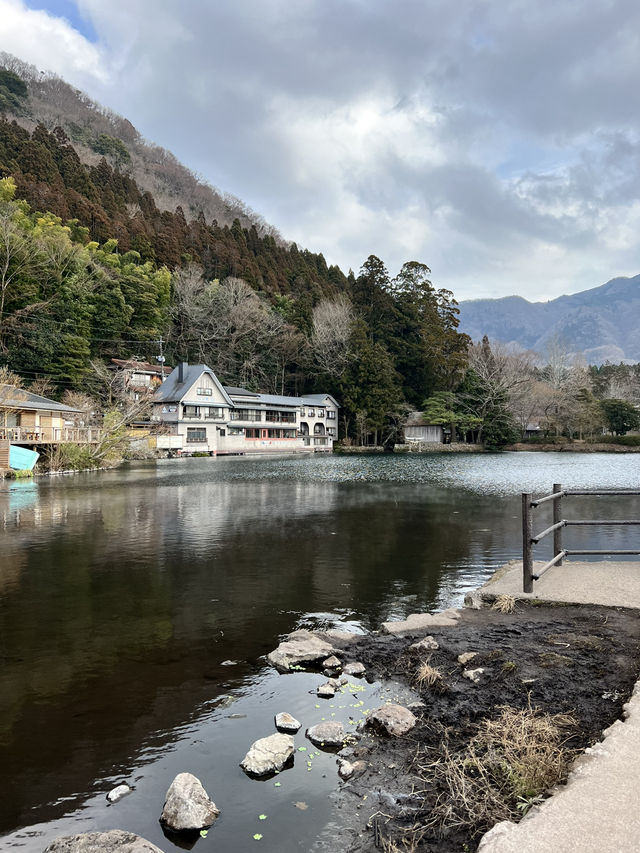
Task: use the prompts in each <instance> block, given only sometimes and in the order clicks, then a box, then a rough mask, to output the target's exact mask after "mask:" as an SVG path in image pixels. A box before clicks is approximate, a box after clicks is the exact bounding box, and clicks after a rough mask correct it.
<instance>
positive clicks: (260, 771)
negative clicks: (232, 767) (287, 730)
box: [240, 734, 295, 776]
mask: <svg viewBox="0 0 640 853" xmlns="http://www.w3.org/2000/svg"><path fill="white" fill-rule="evenodd" d="M294 748H295V747H294V745H293V736H292V735H285V734H275V735H269V737H263V738H260V740H256V741H254V743H252V744H251V748H250V749H249V752H248V753H247V754H246V755H245V757H244V758H243V759H242V761H241V762H240V767H242V769H243V770H244V771H245V773H249V775H251V776H267V775H268V774H269V773H275V772H276V770H282V768H283V767H284V765H285V764H286V763H287V761H289V759H290V758H291V756H292V755H293V751H294Z"/></svg>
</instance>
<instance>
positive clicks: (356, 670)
mask: <svg viewBox="0 0 640 853" xmlns="http://www.w3.org/2000/svg"><path fill="white" fill-rule="evenodd" d="M342 671H343V672H344V673H345V675H364V664H363V663H360V662H355V663H348V664H347V665H346V666H345V667H344V669H343V670H342Z"/></svg>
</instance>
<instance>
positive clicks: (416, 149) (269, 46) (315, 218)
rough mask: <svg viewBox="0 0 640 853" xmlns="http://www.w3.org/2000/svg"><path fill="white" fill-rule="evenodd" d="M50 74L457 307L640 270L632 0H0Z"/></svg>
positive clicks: (288, 224) (638, 39)
mask: <svg viewBox="0 0 640 853" xmlns="http://www.w3.org/2000/svg"><path fill="white" fill-rule="evenodd" d="M0 50H5V51H7V52H9V53H12V54H14V55H16V56H18V57H19V58H20V59H22V60H24V61H26V62H30V63H33V64H34V65H36V66H37V67H38V68H40V69H43V70H48V71H53V72H55V73H57V74H59V75H60V76H61V77H63V78H64V79H65V80H67V82H69V83H71V84H72V85H74V86H76V87H78V88H80V89H82V90H83V91H85V92H86V93H87V94H88V95H89V96H90V97H91V98H93V99H95V100H97V101H99V102H100V103H102V104H104V105H105V106H108V107H110V108H111V109H113V110H115V111H116V112H118V113H120V114H121V115H124V116H126V117H127V118H128V119H129V120H130V121H131V122H132V123H133V124H134V125H135V126H136V128H137V129H138V130H139V131H140V133H142V135H143V136H144V137H145V138H146V139H148V140H150V141H152V142H154V143H156V144H158V145H161V146H163V147H165V148H168V149H169V150H171V151H172V152H173V153H174V154H175V155H176V156H177V157H178V159H179V160H181V161H182V162H183V163H184V164H185V165H186V166H188V167H189V168H191V169H192V170H193V171H195V172H196V173H197V174H199V175H200V176H202V177H204V178H205V179H206V180H208V181H209V182H210V183H211V184H213V185H214V186H215V187H217V188H218V189H219V190H221V191H223V192H229V193H232V194H233V195H235V196H237V197H239V198H240V199H242V201H244V202H245V203H246V204H248V205H249V206H250V207H251V208H252V209H253V210H255V211H257V212H258V213H260V214H261V215H262V216H263V217H264V219H266V221H267V222H269V223H271V224H272V225H274V226H275V227H276V228H277V229H278V230H279V231H280V233H281V234H282V235H283V237H284V238H285V239H287V240H295V242H296V243H298V245H299V246H304V247H305V248H308V249H310V250H311V251H315V252H322V253H323V254H324V256H325V258H326V259H327V261H328V263H337V264H339V265H340V267H341V268H342V269H343V270H345V271H347V270H348V269H349V268H351V269H353V270H354V271H355V272H356V273H357V271H358V269H359V268H360V266H361V265H362V263H363V262H364V260H365V259H366V258H367V257H368V256H369V255H370V254H375V255H377V256H378V257H380V258H381V259H382V260H383V261H384V262H385V264H386V265H387V267H388V269H389V271H390V273H391V275H395V274H396V273H397V272H398V270H399V269H400V267H401V265H402V263H403V262H404V261H408V260H417V261H421V262H423V263H426V264H428V266H429V267H430V268H431V270H432V274H433V275H432V280H433V283H434V285H435V286H437V287H445V288H448V289H449V290H452V291H453V293H454V294H455V296H456V298H457V299H458V300H462V299H475V298H484V297H499V296H507V295H510V294H518V295H521V296H524V297H526V298H528V299H530V300H547V299H553V298H555V297H557V296H559V295H561V294H563V293H574V292H576V291H579V290H584V289H588V288H591V287H596V286H598V285H600V284H602V283H604V282H606V281H608V280H609V279H611V278H613V277H615V276H619V275H629V276H631V275H636V274H638V273H640V240H639V239H638V235H639V233H640V144H639V143H640V109H639V106H640V105H639V100H640V85H639V81H640V4H638V3H637V2H636V0H589V2H585V0H539V2H531V0H456V2H451V0H0Z"/></svg>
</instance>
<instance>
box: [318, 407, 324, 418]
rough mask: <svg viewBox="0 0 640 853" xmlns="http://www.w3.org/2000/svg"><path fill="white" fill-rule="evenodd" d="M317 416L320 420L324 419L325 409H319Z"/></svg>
mask: <svg viewBox="0 0 640 853" xmlns="http://www.w3.org/2000/svg"><path fill="white" fill-rule="evenodd" d="M317 416H318V417H319V418H323V417H324V409H318V415H317Z"/></svg>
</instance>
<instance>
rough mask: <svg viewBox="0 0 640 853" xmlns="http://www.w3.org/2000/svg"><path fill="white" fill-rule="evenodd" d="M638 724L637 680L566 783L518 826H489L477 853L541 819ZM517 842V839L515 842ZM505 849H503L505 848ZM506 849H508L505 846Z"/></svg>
mask: <svg viewBox="0 0 640 853" xmlns="http://www.w3.org/2000/svg"><path fill="white" fill-rule="evenodd" d="M632 717H633V718H634V721H635V720H636V718H637V720H638V723H640V680H639V681H636V683H635V685H634V687H633V691H632V693H631V696H630V697H629V700H628V701H627V702H625V704H624V705H623V706H622V716H621V718H620V719H618V720H615V722H613V723H612V724H611V725H610V726H609V727H608V728H606V729H604V730H603V732H602V737H601V739H600V740H599V741H598V742H597V743H595V744H594V745H593V746H590V747H587V748H586V749H585V750H584V752H582V753H581V754H580V755H578V756H577V757H576V759H575V761H574V762H573V764H572V766H571V770H570V771H569V776H568V777H567V781H566V783H565V784H563V785H558V786H556V787H555V788H553V789H552V791H551V794H550V796H549V797H548V798H547V799H546V800H545V801H544V802H543V803H541V804H540V805H539V806H534V807H533V808H532V809H531V810H530V811H529V812H528V813H527V814H526V815H525V817H523V818H522V820H521V821H519V822H518V823H514V822H513V821H509V820H504V821H501V822H500V823H497V824H496V825H495V826H493V827H492V828H491V829H490V830H489V831H488V832H486V833H485V834H484V835H483V836H482V838H481V839H480V843H479V845H478V849H477V853H500V851H501V842H502V841H505V842H506V843H509V842H511V840H512V838H514V836H516V834H517V830H518V827H520V826H522V825H526V824H529V823H530V822H531V821H535V820H544V817H545V812H546V810H547V809H548V808H549V806H550V804H551V803H554V805H556V804H557V803H558V802H559V801H560V800H561V799H562V798H563V795H564V794H565V793H566V792H568V791H569V790H571V789H572V788H573V787H574V786H575V785H576V783H578V782H579V781H580V780H581V779H582V778H583V777H584V776H585V775H586V774H588V773H589V772H597V770H598V766H599V763H600V762H601V761H602V760H603V759H605V758H607V757H608V756H609V755H610V754H611V753H612V751H613V748H612V747H615V744H617V741H618V740H620V739H621V738H623V737H624V734H625V731H626V729H625V726H626V725H627V721H628V720H629V719H630V718H632ZM515 840H516V841H517V838H516V839H515ZM505 849H506V848H505ZM509 849H512V846H511V845H509Z"/></svg>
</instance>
